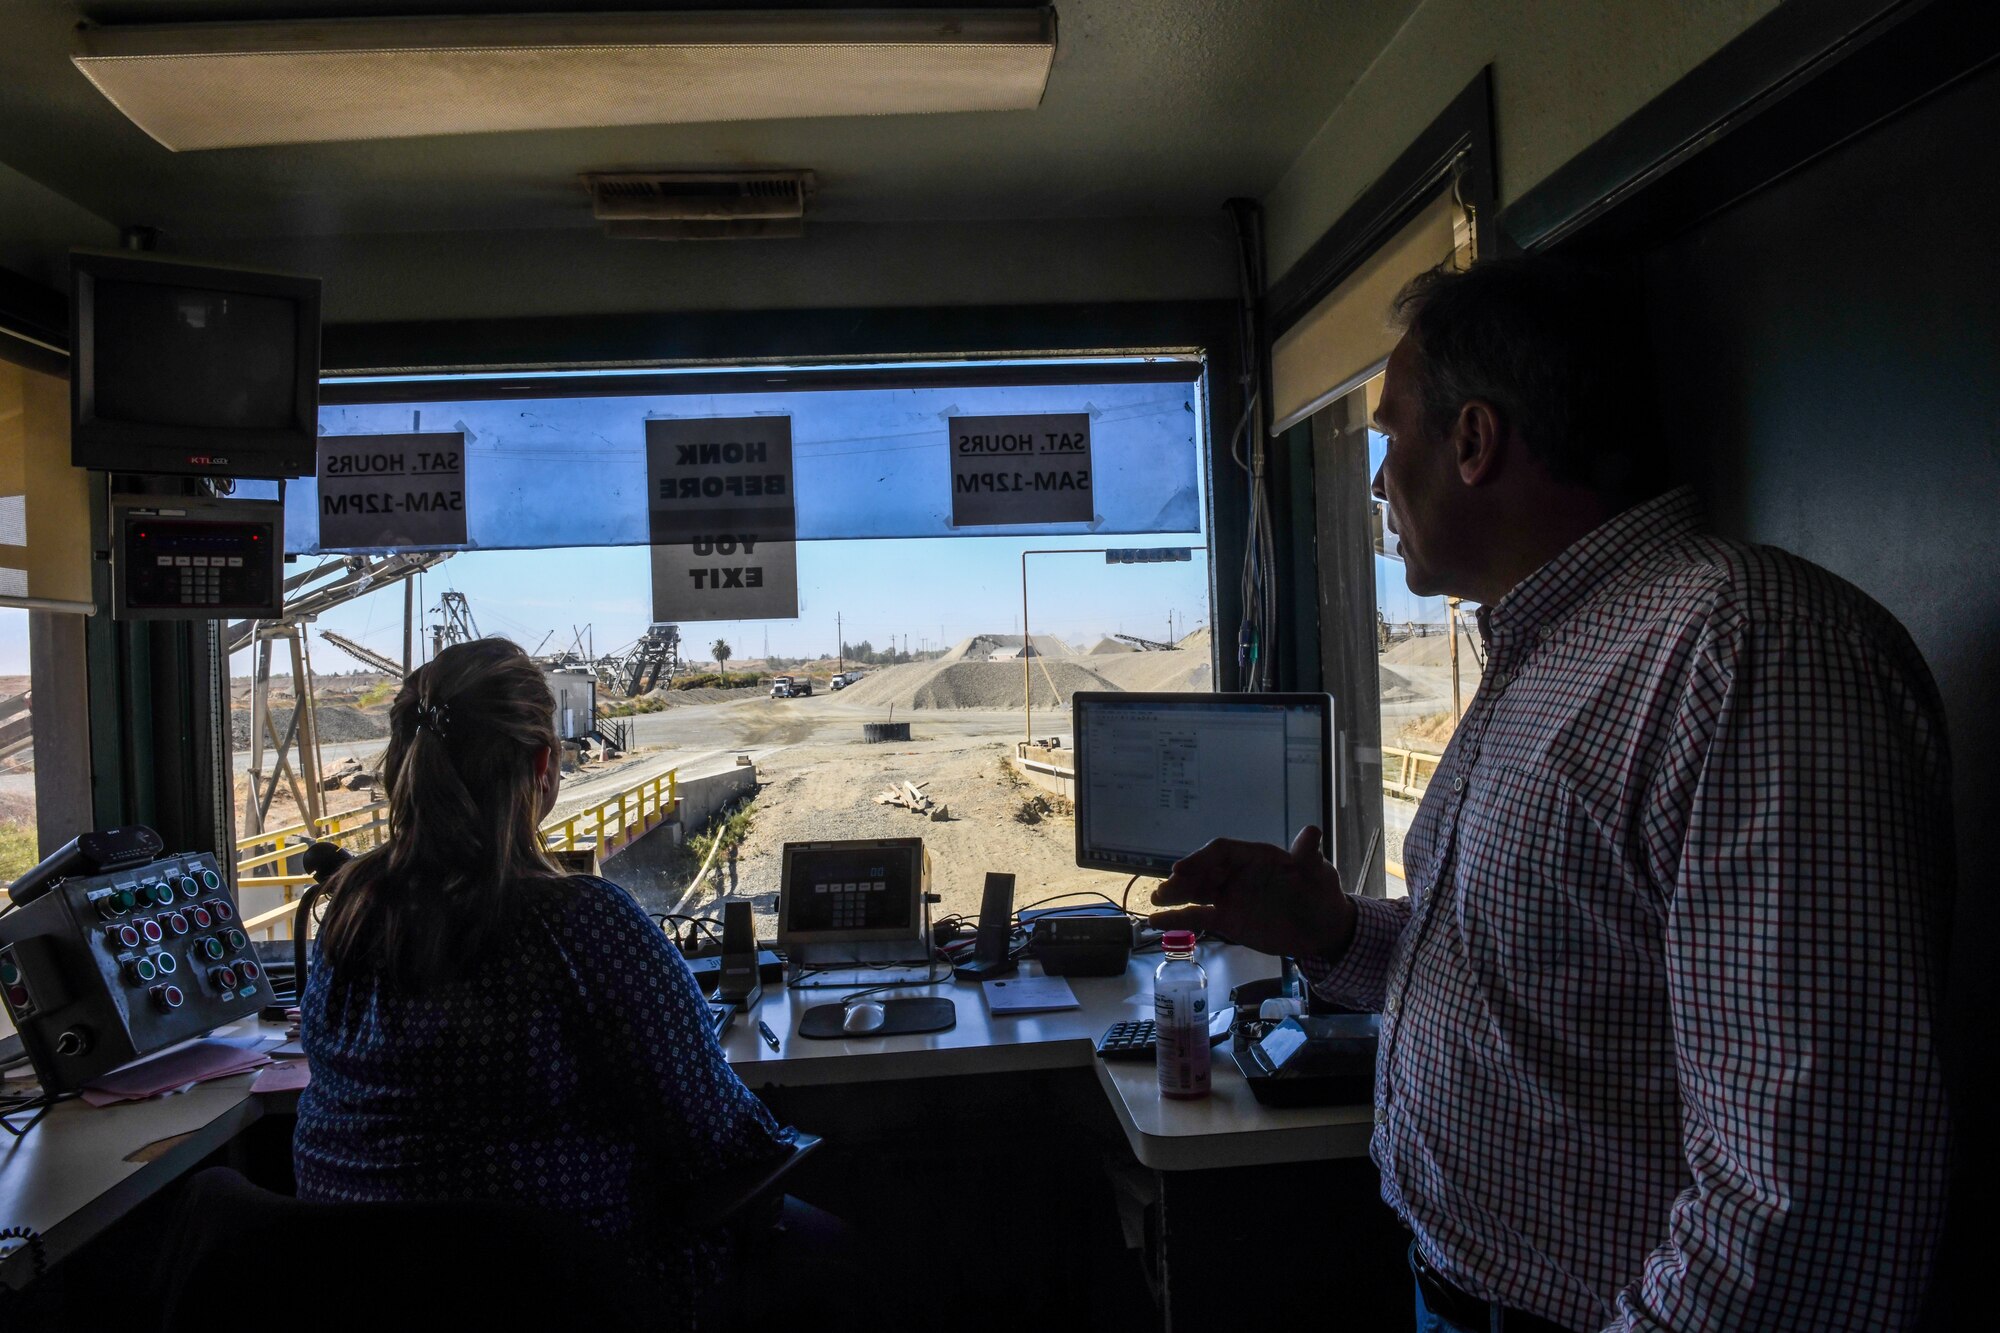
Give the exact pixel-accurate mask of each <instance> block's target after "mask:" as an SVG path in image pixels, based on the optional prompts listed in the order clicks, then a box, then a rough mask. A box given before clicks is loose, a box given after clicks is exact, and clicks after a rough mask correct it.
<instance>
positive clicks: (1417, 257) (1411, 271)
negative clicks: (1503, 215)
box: [1271, 186, 1471, 435]
mask: <svg viewBox="0 0 2000 1333" xmlns="http://www.w3.org/2000/svg"><path fill="white" fill-rule="evenodd" d="M1470 238H1471V227H1470V219H1469V218H1468V217H1467V215H1466V214H1465V212H1464V210H1463V209H1462V208H1461V207H1460V206H1459V205H1458V203H1457V202H1456V201H1455V200H1454V199H1453V197H1452V191H1451V189H1450V187H1449V186H1447V187H1446V188H1445V190H1444V192H1443V193H1442V194H1440V195H1439V196H1438V197H1437V198H1435V199H1433V200H1431V202H1430V203H1428V204H1426V205H1425V206H1424V207H1423V209H1422V210H1421V211H1420V212H1418V214H1417V215H1416V216H1415V217H1414V218H1412V219H1410V221H1409V222H1407V223H1405V224H1404V226H1403V229H1402V230H1401V231H1399V232H1397V233H1396V234H1395V235H1394V236H1392V237H1390V238H1389V239H1388V240H1387V241H1386V242H1384V243H1383V244H1382V246H1381V247H1380V248H1379V249H1377V250H1376V251H1375V253H1374V254H1372V255H1370V256H1369V257H1368V258H1367V259H1365V260H1364V261H1362V263H1361V266H1360V267H1358V268H1356V269H1355V270H1354V272H1352V273H1350V274H1348V275H1347V277H1346V278H1345V279H1343V280H1342V282H1341V284H1340V285H1339V286H1338V287H1335V288H1334V289H1333V290H1332V291H1331V292H1328V293H1327V294H1326V296H1325V297H1324V298H1323V299H1322V300H1321V301H1320V303H1319V304H1318V305H1316V306H1314V307H1313V308H1312V309H1311V310H1309V311H1307V312H1306V314H1305V316H1304V318H1302V319H1300V320H1299V322H1298V323H1296V324H1294V325H1292V327H1291V328H1289V329H1287V330H1285V332H1284V333H1283V334H1282V335H1281V336H1280V337H1279V338H1278V340H1277V342H1276V343H1274V344H1273V345H1272V347H1271V400H1272V401H1271V407H1272V412H1271V433H1272V434H1273V435H1276V434H1278V433H1279V432H1281V431H1285V430H1289V429H1290V428H1291V427H1293V426H1295V425H1297V424H1298V423H1299V422H1300V421H1303V420H1304V419H1305V418H1307V417H1309V416H1311V415H1312V414H1313V413H1314V412H1317V411H1318V410H1319V409H1320V408H1322V407H1324V406H1326V405H1327V404H1328V403H1330V402H1332V401H1333V400H1334V399H1336V398H1338V397H1340V396H1341V395H1342V394H1345V393H1347V392H1348V391H1349V390H1351V389H1353V388H1354V387H1355V386H1356V385H1357V384H1360V383H1362V382H1363V381H1365V380H1366V379H1368V377H1369V376H1371V375H1373V374H1374V373H1375V372H1376V371H1378V370H1380V369H1381V368H1382V364H1383V363H1384V362H1385V361H1387V360H1388V359H1389V352H1390V351H1391V349H1393V348H1394V347H1395V345H1396V337H1397V335H1396V333H1395V331H1394V329H1392V328H1391V327H1390V324H1389V305H1390V303H1391V302H1392V301H1394V300H1395V299H1396V293H1397V292H1398V291H1400V290H1401V289H1402V286H1403V284H1404V283H1406V282H1408V281H1409V280H1410V279H1411V278H1414V277H1416V276H1417V274H1419V273H1422V272H1423V271H1424V270H1425V269H1430V268H1436V267H1437V266H1438V265H1439V264H1441V263H1444V262H1445V261H1447V260H1452V261H1454V262H1457V263H1467V262H1470V258H1471V254H1470V251H1471V245H1470Z"/></svg>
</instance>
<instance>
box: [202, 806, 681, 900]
mask: <svg viewBox="0 0 2000 1333" xmlns="http://www.w3.org/2000/svg"><path fill="white" fill-rule="evenodd" d="M680 794H681V788H680V770H678V769H671V768H670V769H668V770H667V771H666V772H664V773H661V774H658V775H656V776H654V777H650V778H647V779H646V780H645V781H644V782H641V783H639V784H637V785H636V786H633V787H628V788H626V789H625V790H624V791H621V792H619V793H618V794H617V795H616V796H613V797H611V798H609V799H608V800H604V801H600V802H599V803H598V804H596V805H593V806H590V807H588V808H586V809H583V810H579V811H578V812H577V813H575V814H573V815H569V816H567V817H566V818H563V819H560V820H554V821H551V822H550V823H547V824H544V825H543V826H542V837H543V840H544V843H545V845H546V846H547V847H548V849H549V850H550V851H552V852H561V851H573V850H575V849H577V848H579V847H585V846H588V847H594V848H596V850H597V854H598V855H599V856H600V857H603V856H609V855H610V854H611V853H612V852H614V851H616V850H617V849H619V848H620V847H623V846H625V845H626V844H628V843H630V842H632V841H633V840H634V839H636V838H637V837H638V836H639V835H640V834H641V833H644V832H646V831H647V830H648V829H651V828H652V827H653V826H654V825H656V824H658V823H660V822H661V821H662V820H664V819H666V818H667V817H668V816H669V815H671V814H672V813H673V811H674V809H675V807H676V806H677V805H678V804H679V802H680ZM313 827H314V828H315V829H316V831H317V835H318V839H319V840H320V841H322V842H334V843H339V844H340V845H342V846H344V847H348V848H349V849H350V850H352V849H354V848H356V847H357V846H362V847H372V846H374V845H375V844H376V843H378V842H380V841H381V840H382V839H383V838H386V837H387V836H388V831H389V803H388V802H387V801H376V802H374V803H373V804H371V805H364V806H362V807H361V808H360V809H358V810H347V811H343V812H341V813H340V814H337V815H330V816H328V817H327V818H325V819H321V820H318V821H316V823H315V824H314V826H313ZM307 829H308V826H307V825H306V824H291V825H287V826H286V827H284V828H277V829H269V830H266V831H265V832H263V833H257V834H252V835H251V836H250V837H247V838H239V839H237V842H236V854H237V858H238V859H237V862H236V870H237V881H236V886H237V891H238V892H239V893H241V892H242V891H243V890H245V889H269V888H276V889H280V890H282V891H283V893H284V897H285V901H284V902H283V903H282V904H281V905H279V906H277V907H274V908H272V909H271V910H270V911H268V912H260V913H258V914H257V915H256V916H253V917H249V918H247V919H245V920H244V922H243V929H244V930H246V931H249V932H252V933H254V932H256V931H259V930H262V931H263V932H265V934H264V938H265V939H273V938H275V935H274V933H273V932H275V931H276V930H277V929H278V928H279V927H280V926H286V927H289V925H290V924H291V918H292V910H293V909H292V897H293V893H292V891H293V890H294V889H296V888H298V887H299V886H300V885H303V884H310V883H311V882H312V876H311V875H307V874H285V873H279V874H275V875H245V874H244V873H243V872H244V871H246V870H256V869H263V868H264V867H266V866H273V865H278V864H279V863H281V862H286V861H289V860H292V859H293V858H296V857H297V856H298V855H299V853H300V852H302V851H304V850H305V844H304V843H303V842H290V843H288V840H289V839H292V838H306V839H307V840H308V841H310V840H311V837H310V836H309V835H308V832H307ZM258 848H269V850H266V851H258V850H257V849H258Z"/></svg>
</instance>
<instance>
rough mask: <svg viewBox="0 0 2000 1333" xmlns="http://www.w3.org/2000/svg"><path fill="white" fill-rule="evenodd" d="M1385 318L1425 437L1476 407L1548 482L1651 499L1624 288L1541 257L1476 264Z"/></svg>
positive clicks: (1437, 274) (1640, 370)
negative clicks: (1408, 353)
mask: <svg viewBox="0 0 2000 1333" xmlns="http://www.w3.org/2000/svg"><path fill="white" fill-rule="evenodd" d="M1395 315H1396V320H1397V323H1398V324H1399V326H1400V327H1402V328H1403V329H1404V331H1405V332H1407V333H1408V334H1409V337H1410V341H1411V342H1412V343H1413V344H1415V348H1416V352H1417V360H1416V379H1417V385H1416V388H1417V397H1418V401H1419V403H1420V404H1421V405H1422V416H1423V429H1424V433H1425V434H1426V435H1428V436H1432V437H1436V436H1438V435H1440V434H1442V433H1443V432H1445V431H1447V430H1449V429H1450V428H1451V424H1452V422H1453V421H1455V420H1456V419H1457V417H1458V414H1459V410H1460V409H1461V408H1462V407H1464V406H1465V404H1466V403H1467V402H1468V401H1470V400H1472V399H1475V398H1477V399H1481V400H1483V401H1485V402H1487V403H1490V404H1492V406H1493V408H1494V410H1495V411H1496V412H1497V413H1498V414H1499V417H1500V424H1501V426H1502V428H1503V429H1506V430H1509V431H1512V432H1514V433H1516V434H1518V435H1519V436H1520V438H1521V439H1522V441H1523V442H1525V444H1526V445H1527V448H1528V451H1529V452H1530V453H1531V454H1533V455H1534V457H1535V458H1536V459H1538V460H1539V461H1540V462H1541V463H1542V465H1543V466H1544V467H1546V468H1547V469H1548V471H1549V475H1550V476H1552V477H1554V478H1555V479H1556V480H1557V481H1560V482H1565V483H1569V484H1573V485H1580V486H1588V487H1590V488H1591V489H1592V490H1594V491H1596V492H1597V493H1598V494H1599V495H1602V496H1605V497H1606V498H1611V499H1617V500H1621V501H1628V502H1629V501H1632V500H1637V499H1643V498H1645V497H1646V496H1649V495H1651V494H1654V493H1656V492H1657V491H1658V490H1660V489H1662V486H1661V482H1662V477H1661V476H1660V473H1661V471H1662V468H1661V464H1662V461H1663V460H1662V459H1661V458H1660V457H1659V451H1658V449H1657V448H1656V447H1655V440H1656V436H1655V433H1654V431H1653V427H1652V423H1653V417H1654V413H1655V411H1656V400H1655V398H1654V396H1653V392H1652V373H1651V355H1650V350H1649V348H1648V346H1647V341H1646V335H1645V319H1644V316H1643V314H1642V312H1641V309H1640V306H1639V302H1638V298H1637V296H1636V294H1635V293H1633V292H1630V291H1628V290H1627V288H1626V287H1625V286H1624V285H1623V284H1621V283H1619V282H1616V281H1614V280H1613V279H1612V278H1610V277H1609V276H1607V275H1606V274H1603V273H1600V272H1597V271H1595V270H1592V269H1587V268H1583V267H1580V266H1578V265H1575V264H1572V263H1569V262H1566V261H1563V260H1558V259H1551V258H1547V257H1543V256H1520V257H1509V258H1505V259H1487V260H1481V261H1480V262H1478V263H1476V264H1474V265H1473V266H1472V267H1471V268H1470V269H1467V270H1465V271H1463V272H1458V271H1453V270H1450V269H1445V268H1438V269H1433V270H1431V271H1430V272H1428V273H1424V274H1420V275H1419V276H1418V277H1416V278H1415V279H1413V280H1411V282H1410V283H1409V284H1408V285H1407V286H1405V287H1404V288H1403V290H1402V291H1401V292H1400V293H1399V294H1398V295H1397V297H1396V304H1395Z"/></svg>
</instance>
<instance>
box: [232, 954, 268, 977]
mask: <svg viewBox="0 0 2000 1333" xmlns="http://www.w3.org/2000/svg"><path fill="white" fill-rule="evenodd" d="M236 970H237V971H238V972H240V973H242V974H243V979H244V980H245V981H255V980H256V979H257V978H258V977H260V976H262V975H264V969H263V968H261V967H259V966H257V965H256V964H255V963H253V962H251V961H250V960H249V959H248V958H245V959H242V960H241V961H239V962H238V963H237V964H236Z"/></svg>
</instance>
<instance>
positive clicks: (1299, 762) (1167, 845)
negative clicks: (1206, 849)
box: [1072, 693, 1333, 875]
mask: <svg viewBox="0 0 2000 1333" xmlns="http://www.w3.org/2000/svg"><path fill="white" fill-rule="evenodd" d="M1072 703H1073V705H1074V708H1075V715H1074V717H1075V736H1076V740H1075V746H1076V863H1077V864H1078V865H1080V866H1086V867H1089V868H1092V869H1097V870H1115V871H1123V872H1125V873H1128V874H1147V875H1165V874H1167V873H1168V871H1170V870H1171V869H1172V868H1173V864H1174V862H1175V861H1178V860H1179V859H1180V858H1181V857H1183V856H1186V855H1187V854H1188V853H1189V852H1192V851H1194V850H1196V849H1197V848H1199V847H1202V846H1203V845H1205V844H1207V843H1208V842H1209V841H1211V840H1212V839H1215V838H1241V839H1244V840H1246V841H1251V842H1269V843H1276V844H1278V845H1279V846H1284V845H1287V844H1289V843H1290V842H1291V840H1292V838H1293V837H1294V836H1295V835H1296V834H1297V833H1298V831H1299V830H1300V829H1301V828H1304V827H1305V826H1306V825H1308V824H1316V825H1318V826H1319V828H1320V830H1321V832H1322V834H1323V835H1324V837H1325V838H1326V840H1327V841H1326V842H1325V844H1324V846H1325V851H1326V855H1327V857H1328V859H1329V860H1331V859H1332V857H1333V846H1332V836H1333V768H1332V754H1333V699H1332V697H1331V696H1329V695H1324V694H1137V693H1131V694H1127V693H1083V694H1078V695H1076V696H1075V698H1074V699H1073V700H1072Z"/></svg>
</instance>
